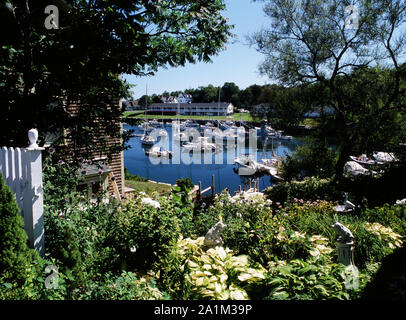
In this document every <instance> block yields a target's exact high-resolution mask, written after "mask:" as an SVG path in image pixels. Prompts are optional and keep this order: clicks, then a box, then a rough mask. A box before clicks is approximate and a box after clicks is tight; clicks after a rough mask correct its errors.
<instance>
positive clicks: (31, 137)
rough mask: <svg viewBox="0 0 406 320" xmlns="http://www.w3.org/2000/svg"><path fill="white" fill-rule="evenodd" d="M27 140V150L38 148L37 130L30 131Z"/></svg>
mask: <svg viewBox="0 0 406 320" xmlns="http://www.w3.org/2000/svg"><path fill="white" fill-rule="evenodd" d="M28 140H29V141H30V145H29V146H28V148H38V144H37V141H38V130H37V129H31V130H30V131H28Z"/></svg>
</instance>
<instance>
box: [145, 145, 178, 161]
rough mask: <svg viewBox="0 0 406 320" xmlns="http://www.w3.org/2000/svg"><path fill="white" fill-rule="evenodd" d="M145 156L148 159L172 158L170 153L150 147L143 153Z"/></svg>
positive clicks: (159, 148)
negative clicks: (148, 157)
mask: <svg viewBox="0 0 406 320" xmlns="http://www.w3.org/2000/svg"><path fill="white" fill-rule="evenodd" d="M145 154H146V155H147V156H150V157H157V158H172V151H169V150H162V148H161V147H152V148H151V150H149V151H145Z"/></svg>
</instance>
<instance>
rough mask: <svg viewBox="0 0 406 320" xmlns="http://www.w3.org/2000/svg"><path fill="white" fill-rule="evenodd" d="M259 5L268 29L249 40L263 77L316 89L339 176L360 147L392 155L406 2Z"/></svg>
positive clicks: (281, 0) (400, 102) (400, 108)
mask: <svg viewBox="0 0 406 320" xmlns="http://www.w3.org/2000/svg"><path fill="white" fill-rule="evenodd" d="M261 1H263V2H264V3H265V5H264V12H265V14H266V15H267V16H268V17H269V18H270V20H271V25H270V27H269V28H263V29H262V30H260V31H258V32H257V33H255V34H253V35H252V36H251V37H250V39H251V43H252V44H253V45H255V46H256V48H257V50H258V51H259V52H261V53H263V54H264V56H265V59H264V62H263V64H262V65H261V68H260V70H261V72H262V73H263V74H266V75H268V76H269V77H270V78H271V79H273V80H276V81H278V82H279V83H280V84H282V85H285V86H289V87H293V86H296V87H297V86H303V85H307V86H309V85H312V84H317V86H318V91H317V92H316V94H315V95H314V97H315V98H316V97H317V99H318V100H319V101H320V102H321V103H322V105H323V106H329V107H332V108H334V110H335V111H336V116H335V118H334V128H335V132H334V134H335V136H336V137H337V140H338V141H339V148H338V151H339V158H338V161H337V164H336V172H337V173H341V172H342V169H343V167H344V164H345V162H346V161H347V159H348V156H349V155H350V154H351V153H352V152H354V151H355V152H359V151H361V150H360V149H361V148H365V147H368V151H372V149H373V148H376V147H381V148H383V149H382V150H384V151H393V149H392V150H391V148H393V147H394V146H395V145H398V144H399V141H400V140H402V139H404V138H405V137H404V127H403V125H404V121H403V125H402V124H401V122H402V117H403V119H404V115H405V110H406V105H405V99H404V97H405V90H406V86H405V82H404V79H405V71H406V68H405V65H404V64H402V63H404V62H405V53H406V37H405V32H404V30H405V29H404V28H405V22H406V3H405V2H404V1H402V0H395V1H370V0H360V1H336V0H329V1H321V0H316V1H307V0H301V1H299V0H261ZM296 99H297V98H296ZM395 120H396V121H395ZM394 121H395V122H394ZM392 124H393V128H392V130H391V135H386V134H385V132H382V130H381V129H384V128H385V129H384V130H387V129H388V128H389V127H391V125H392ZM328 125H329V126H331V123H329V124H328ZM395 128H398V129H399V130H397V131H395V130H394V129H395ZM324 129H326V126H325V127H324ZM320 132H323V129H322V130H321V131H319V133H320ZM395 137H396V138H395ZM320 138H321V139H324V136H322V137H320ZM360 146H361V147H360ZM375 151H376V150H375Z"/></svg>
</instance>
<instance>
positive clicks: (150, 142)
mask: <svg viewBox="0 0 406 320" xmlns="http://www.w3.org/2000/svg"><path fill="white" fill-rule="evenodd" d="M154 143H155V139H154V138H153V137H151V136H149V135H147V134H144V135H143V136H142V137H141V144H143V145H147V146H152V145H154Z"/></svg>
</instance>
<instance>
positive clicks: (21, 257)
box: [0, 174, 39, 284]
mask: <svg viewBox="0 0 406 320" xmlns="http://www.w3.org/2000/svg"><path fill="white" fill-rule="evenodd" d="M19 211H20V210H19V209H18V206H17V202H16V200H15V199H14V196H13V194H12V193H11V191H10V189H9V187H8V186H7V185H6V184H5V183H4V180H3V176H2V175H1V174H0V235H1V241H0V276H1V278H2V280H3V281H6V282H8V281H10V282H16V283H18V284H22V283H24V281H25V275H26V269H27V268H29V266H30V264H31V263H32V262H33V261H34V260H35V259H39V256H38V254H37V252H36V251H34V250H32V249H30V248H29V247H28V246H27V240H28V237H27V234H26V233H25V230H24V220H23V218H22V217H21V216H20V215H19V213H18V212H19Z"/></svg>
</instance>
